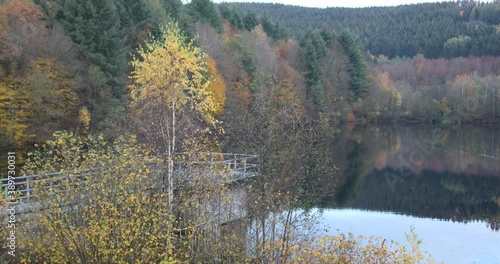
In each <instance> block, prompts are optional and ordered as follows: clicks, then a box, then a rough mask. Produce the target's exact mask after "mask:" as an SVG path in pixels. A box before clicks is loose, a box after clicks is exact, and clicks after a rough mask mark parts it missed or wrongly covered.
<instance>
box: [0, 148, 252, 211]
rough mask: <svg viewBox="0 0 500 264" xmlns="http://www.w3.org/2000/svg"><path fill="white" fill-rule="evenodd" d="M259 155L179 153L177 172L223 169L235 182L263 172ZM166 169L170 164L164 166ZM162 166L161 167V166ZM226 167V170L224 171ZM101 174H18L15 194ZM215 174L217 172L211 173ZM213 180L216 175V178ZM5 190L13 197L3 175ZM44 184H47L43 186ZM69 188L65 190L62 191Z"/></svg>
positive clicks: (21, 198) (21, 196)
mask: <svg viewBox="0 0 500 264" xmlns="http://www.w3.org/2000/svg"><path fill="white" fill-rule="evenodd" d="M258 164H259V156H258V155H250V154H234V153H215V152H209V153H178V154H176V158H175V163H174V166H175V169H174V174H175V175H182V174H186V173H188V172H189V169H192V168H196V169H198V171H199V169H202V170H205V171H207V172H214V171H222V172H224V173H226V174H227V175H228V178H227V179H226V181H228V182H233V181H239V180H243V179H247V178H251V177H255V176H257V175H258V174H259V169H258V168H259V166H258ZM161 167H162V168H165V167H166V165H162V166H161ZM157 169H158V167H157ZM221 169H222V170H221ZM94 174H98V172H96V171H95V170H92V169H87V170H80V171H79V173H77V174H63V173H61V172H51V173H46V174H39V175H26V176H17V177H15V182H14V184H13V185H14V186H15V193H16V201H18V202H21V203H22V202H29V200H30V199H31V198H32V197H34V195H33V194H32V192H33V190H34V189H33V188H34V186H44V188H47V189H56V188H58V187H59V188H64V187H65V186H70V185H80V184H84V181H85V179H86V178H88V177H91V176H92V175H94ZM210 174H211V175H212V176H214V175H217V174H216V173H215V174H214V173H210ZM212 179H213V178H212ZM1 180H2V189H3V190H4V197H5V200H6V201H7V200H8V201H11V199H9V196H10V195H9V192H7V188H8V186H9V185H12V184H9V183H8V179H7V178H3V179H1ZM40 183H41V184H43V185H40ZM61 191H65V190H61Z"/></svg>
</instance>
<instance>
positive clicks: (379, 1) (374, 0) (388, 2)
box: [213, 0, 445, 7]
mask: <svg viewBox="0 0 500 264" xmlns="http://www.w3.org/2000/svg"><path fill="white" fill-rule="evenodd" d="M442 1H445V0H439V1H437V0H434V1H429V0H427V1H426V0H341V1H339V0H336V1H335V0H256V1H254V0H213V2H214V3H221V2H261V3H281V4H286V5H298V6H307V7H338V6H343V7H367V6H395V5H406V4H416V3H425V2H431V3H432V2H442Z"/></svg>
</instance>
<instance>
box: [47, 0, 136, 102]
mask: <svg viewBox="0 0 500 264" xmlns="http://www.w3.org/2000/svg"><path fill="white" fill-rule="evenodd" d="M56 18H57V20H58V21H59V22H60V23H61V24H62V25H63V27H64V29H65V30H66V32H67V34H68V35H69V36H70V37H71V38H72V39H73V42H74V43H75V44H77V45H78V46H79V47H80V48H81V49H82V50H83V54H84V56H85V57H86V58H87V59H88V60H89V61H90V62H92V63H93V64H95V65H97V66H99V68H101V70H102V71H103V72H104V73H105V75H106V78H107V83H108V85H110V86H111V87H112V90H113V95H114V96H115V97H116V98H120V97H121V96H122V95H123V94H124V92H125V86H124V80H123V78H122V73H123V70H124V67H125V55H126V49H125V35H124V32H123V30H122V27H121V24H120V18H119V17H118V14H117V9H116V6H115V4H114V2H113V1H111V0H78V1H77V0H68V1H64V2H63V4H62V5H61V7H60V9H59V10H58V12H57V15H56Z"/></svg>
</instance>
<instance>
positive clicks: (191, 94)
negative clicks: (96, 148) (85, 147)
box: [130, 22, 217, 208]
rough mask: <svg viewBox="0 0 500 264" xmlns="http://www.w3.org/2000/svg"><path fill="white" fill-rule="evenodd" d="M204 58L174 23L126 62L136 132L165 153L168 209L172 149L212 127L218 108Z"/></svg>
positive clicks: (171, 190)
mask: <svg viewBox="0 0 500 264" xmlns="http://www.w3.org/2000/svg"><path fill="white" fill-rule="evenodd" d="M204 57H205V55H204V53H203V52H202V51H201V50H200V49H199V48H197V47H195V46H194V44H193V41H192V40H187V39H186V37H185V36H184V35H183V34H182V32H181V31H180V29H179V28H178V26H177V24H176V23H173V22H170V23H167V24H166V25H165V26H164V27H163V28H162V34H161V36H160V37H153V36H152V37H151V41H150V42H149V43H147V44H146V45H145V47H142V48H139V50H138V56H137V57H135V58H133V60H132V62H131V64H132V67H133V71H132V73H131V78H132V80H133V84H132V85H131V86H130V90H131V91H130V97H131V99H132V109H133V111H134V112H135V114H136V115H137V117H138V118H137V120H138V122H139V126H140V127H141V129H142V130H141V131H139V132H140V133H141V134H142V135H144V136H145V137H147V138H150V139H151V141H152V142H151V143H152V144H153V145H155V146H158V147H163V149H164V150H165V152H166V157H167V164H168V165H167V167H168V173H167V177H166V178H165V179H164V181H163V187H164V188H166V190H167V192H168V197H169V199H168V205H169V207H170V208H172V200H173V168H174V154H175V153H176V152H177V151H178V148H179V147H178V146H177V145H181V146H182V145H184V144H187V143H186V142H185V141H184V139H189V138H192V135H193V134H196V133H199V132H200V131H205V132H207V131H208V128H207V127H209V126H214V125H216V124H217V120H216V119H215V118H214V116H213V113H214V112H215V111H216V106H217V104H216V102H215V101H214V98H213V96H212V93H211V92H209V91H208V89H207V88H208V85H209V81H208V80H207V78H206V77H205V74H206V63H205V62H204ZM200 124H203V125H200ZM202 127H205V129H202ZM178 141H180V142H179V143H181V144H177V142H178Z"/></svg>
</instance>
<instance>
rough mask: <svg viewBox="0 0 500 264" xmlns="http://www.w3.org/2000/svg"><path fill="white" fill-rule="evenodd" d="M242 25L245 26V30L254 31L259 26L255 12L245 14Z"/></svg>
mask: <svg viewBox="0 0 500 264" xmlns="http://www.w3.org/2000/svg"><path fill="white" fill-rule="evenodd" d="M243 24H244V26H245V29H246V30H248V31H251V30H252V29H254V28H255V27H256V26H257V25H258V24H259V19H258V18H257V15H256V14H255V12H253V11H249V12H247V13H246V15H245V17H244V18H243Z"/></svg>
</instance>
